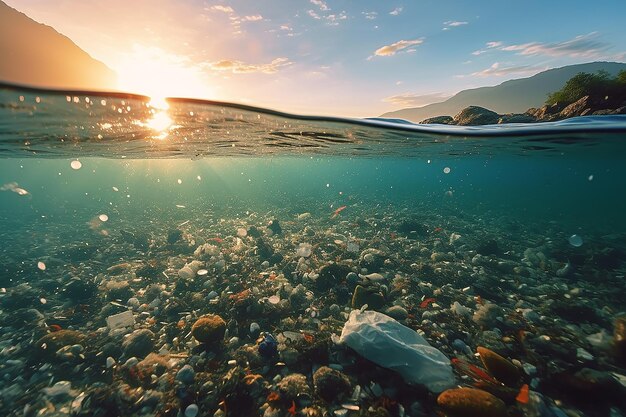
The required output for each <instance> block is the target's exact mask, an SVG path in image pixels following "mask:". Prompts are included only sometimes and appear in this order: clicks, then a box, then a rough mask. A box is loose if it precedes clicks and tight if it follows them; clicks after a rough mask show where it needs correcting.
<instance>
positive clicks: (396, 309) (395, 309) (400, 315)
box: [385, 306, 409, 320]
mask: <svg viewBox="0 0 626 417" xmlns="http://www.w3.org/2000/svg"><path fill="white" fill-rule="evenodd" d="M385 314H386V315H388V316H389V317H391V318H393V319H396V320H405V319H406V318H407V317H408V316H409V312H408V311H406V308H404V307H402V306H391V307H389V308H388V309H386V310H385Z"/></svg>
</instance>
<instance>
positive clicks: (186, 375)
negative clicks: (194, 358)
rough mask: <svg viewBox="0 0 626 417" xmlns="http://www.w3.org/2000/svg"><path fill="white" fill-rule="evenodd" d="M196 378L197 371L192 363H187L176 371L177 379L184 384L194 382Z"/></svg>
mask: <svg viewBox="0 0 626 417" xmlns="http://www.w3.org/2000/svg"><path fill="white" fill-rule="evenodd" d="M195 378H196V372H195V371H194V370H193V368H192V367H191V366H190V365H185V366H183V367H182V368H180V370H179V371H178V372H177V373H176V380H177V381H180V382H182V383H183V384H187V385H189V384H193V381H194V379H195Z"/></svg>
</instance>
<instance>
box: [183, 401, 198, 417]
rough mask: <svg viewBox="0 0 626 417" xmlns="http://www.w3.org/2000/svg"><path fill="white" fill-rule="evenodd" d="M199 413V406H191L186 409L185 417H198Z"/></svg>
mask: <svg viewBox="0 0 626 417" xmlns="http://www.w3.org/2000/svg"><path fill="white" fill-rule="evenodd" d="M198 411H199V409H198V406H197V405H196V404H191V405H189V406H187V408H186V409H185V417H196V416H197V415H198Z"/></svg>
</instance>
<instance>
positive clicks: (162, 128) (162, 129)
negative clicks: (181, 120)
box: [143, 97, 173, 140]
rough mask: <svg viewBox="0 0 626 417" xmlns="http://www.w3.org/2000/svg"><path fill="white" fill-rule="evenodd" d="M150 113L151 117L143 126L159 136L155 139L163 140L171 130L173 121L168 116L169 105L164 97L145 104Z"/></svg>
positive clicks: (154, 98)
mask: <svg viewBox="0 0 626 417" xmlns="http://www.w3.org/2000/svg"><path fill="white" fill-rule="evenodd" d="M147 105H148V107H149V108H150V112H151V113H152V117H151V118H150V119H149V120H148V121H147V122H146V123H144V124H143V125H144V126H146V127H149V128H150V129H152V130H155V131H157V132H158V133H159V134H158V136H156V139H160V140H163V139H165V138H167V135H168V133H169V131H170V129H171V128H172V124H173V121H172V119H171V118H170V116H169V114H168V110H169V104H168V103H167V101H166V100H165V98H164V97H153V98H151V100H150V102H149V103H148V104H147Z"/></svg>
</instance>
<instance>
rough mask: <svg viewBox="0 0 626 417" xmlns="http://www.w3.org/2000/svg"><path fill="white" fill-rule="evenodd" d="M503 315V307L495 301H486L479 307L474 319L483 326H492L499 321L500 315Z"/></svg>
mask: <svg viewBox="0 0 626 417" xmlns="http://www.w3.org/2000/svg"><path fill="white" fill-rule="evenodd" d="M501 315H502V309H501V308H500V307H498V305H496V304H493V303H485V304H484V305H481V306H480V307H478V310H476V312H475V313H474V316H473V317H472V320H474V322H475V323H476V324H478V325H480V326H481V327H483V328H492V327H495V325H496V324H497V322H498V317H500V316H501Z"/></svg>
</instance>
